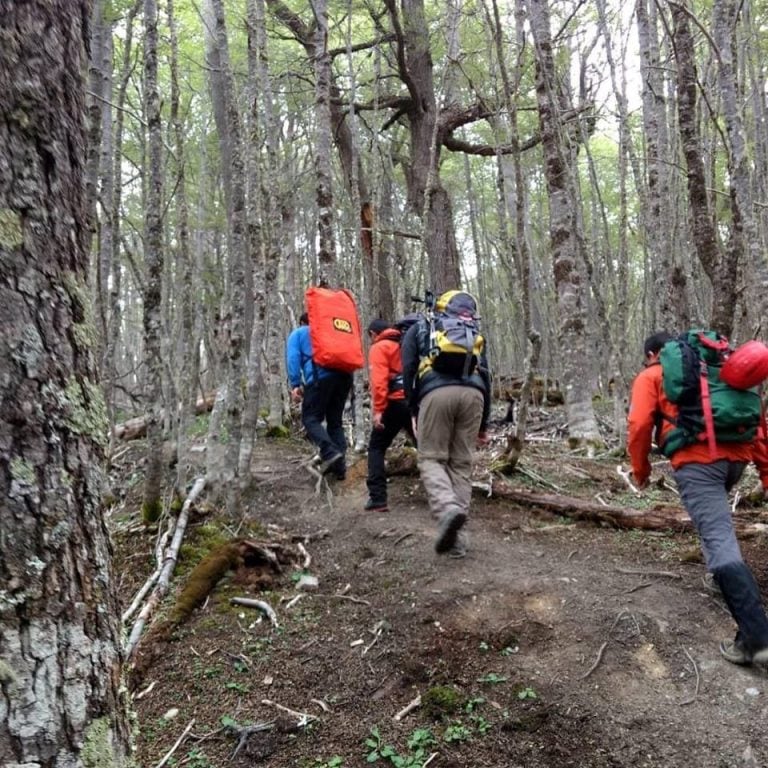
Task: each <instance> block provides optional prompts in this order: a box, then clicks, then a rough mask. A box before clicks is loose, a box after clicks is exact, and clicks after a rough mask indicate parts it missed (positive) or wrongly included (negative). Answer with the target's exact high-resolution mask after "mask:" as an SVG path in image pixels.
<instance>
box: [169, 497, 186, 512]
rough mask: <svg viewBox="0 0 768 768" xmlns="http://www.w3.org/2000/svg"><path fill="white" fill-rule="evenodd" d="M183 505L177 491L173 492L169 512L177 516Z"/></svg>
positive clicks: (182, 500)
mask: <svg viewBox="0 0 768 768" xmlns="http://www.w3.org/2000/svg"><path fill="white" fill-rule="evenodd" d="M183 506H184V499H182V498H181V496H179V494H178V493H174V494H173V498H172V499H171V507H170V509H171V514H172V515H176V516H178V514H179V512H181V508H182V507H183Z"/></svg>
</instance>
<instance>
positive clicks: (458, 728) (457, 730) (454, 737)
mask: <svg viewBox="0 0 768 768" xmlns="http://www.w3.org/2000/svg"><path fill="white" fill-rule="evenodd" d="M471 738H472V731H471V730H470V729H469V728H467V726H466V725H464V723H452V724H451V725H449V726H448V727H447V728H446V729H445V732H444V733H443V741H447V742H449V743H450V742H462V741H469V740H470V739H471Z"/></svg>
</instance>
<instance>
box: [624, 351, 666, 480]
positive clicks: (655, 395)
mask: <svg viewBox="0 0 768 768" xmlns="http://www.w3.org/2000/svg"><path fill="white" fill-rule="evenodd" d="M660 395H661V366H660V365H652V366H649V367H648V368H646V369H645V370H643V371H641V372H640V373H639V374H638V376H637V378H636V379H635V380H634V382H633V383H632V393H631V396H630V403H629V415H628V417H627V452H628V453H629V460H630V462H631V464H632V474H633V475H634V478H635V481H636V482H637V483H639V484H640V485H642V484H643V483H644V482H645V481H646V480H647V479H648V478H649V477H650V475H651V463H650V461H649V460H648V454H649V453H650V452H651V447H652V445H653V430H654V428H655V427H656V422H657V419H658V413H659V404H660Z"/></svg>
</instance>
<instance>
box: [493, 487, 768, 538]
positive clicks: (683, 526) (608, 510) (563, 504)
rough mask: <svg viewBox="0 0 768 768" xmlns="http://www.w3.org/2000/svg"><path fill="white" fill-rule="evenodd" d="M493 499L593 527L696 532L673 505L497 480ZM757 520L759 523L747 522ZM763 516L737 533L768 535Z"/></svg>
mask: <svg viewBox="0 0 768 768" xmlns="http://www.w3.org/2000/svg"><path fill="white" fill-rule="evenodd" d="M491 495H492V496H495V497H496V498H500V499H507V500H509V501H514V502H516V503H517V504H522V505H525V506H526V507H532V508H534V509H535V508H537V507H538V508H542V509H545V510H547V511H548V512H554V513H556V514H558V515H563V516H564V517H570V518H572V519H574V520H588V521H589V522H593V523H601V524H604V525H610V526H611V527H613V528H623V529H640V530H647V531H676V532H687V531H693V524H692V523H691V520H690V518H689V517H688V515H687V514H686V512H685V510H684V509H682V507H679V506H676V505H673V504H657V505H656V506H654V507H649V508H648V509H632V508H631V507H619V506H616V505H603V504H600V503H599V502H592V501H590V500H589V499H580V498H577V497H574V496H561V495H558V494H551V493H534V492H532V491H526V490H522V489H520V488H514V487H513V486H512V485H510V484H509V483H508V482H507V481H506V480H503V479H502V478H499V477H495V478H494V479H493V482H492V484H491ZM745 517H752V518H755V517H757V521H756V520H754V519H752V520H749V519H744V518H745ZM759 520H760V515H757V516H755V515H754V514H750V513H749V512H746V513H745V514H739V515H738V516H735V517H734V519H733V523H734V527H735V529H736V533H737V534H738V535H739V536H742V537H749V536H756V535H758V534H760V533H767V532H768V525H766V523H765V522H759Z"/></svg>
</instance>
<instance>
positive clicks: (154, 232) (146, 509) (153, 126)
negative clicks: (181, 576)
mask: <svg viewBox="0 0 768 768" xmlns="http://www.w3.org/2000/svg"><path fill="white" fill-rule="evenodd" d="M144 27H145V35H144V112H145V116H146V121H147V132H148V134H149V135H148V152H147V158H146V163H145V166H144V167H145V169H147V174H148V177H149V178H148V183H147V203H146V205H147V207H146V211H145V214H144V264H145V271H146V277H145V279H144V293H143V299H144V303H143V306H144V314H143V320H144V361H145V373H144V392H145V396H146V403H147V408H148V413H149V415H150V416H149V421H148V422H147V461H146V465H145V466H146V469H145V480H144V504H143V508H142V510H143V516H144V520H145V522H155V521H156V520H157V519H158V518H159V517H160V514H161V512H162V511H163V497H162V494H163V454H162V448H163V431H162V424H161V422H160V411H161V409H162V405H163V403H162V400H163V386H162V383H163V360H162V343H161V342H162V338H161V332H162V322H163V321H162V296H163V220H162V210H163V135H162V125H161V123H160V94H159V93H158V89H157V2H156V0H144Z"/></svg>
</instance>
